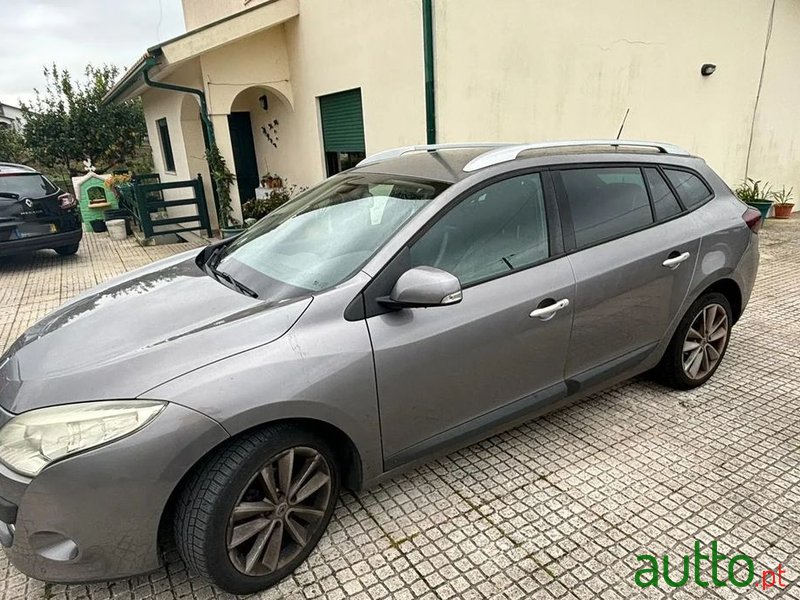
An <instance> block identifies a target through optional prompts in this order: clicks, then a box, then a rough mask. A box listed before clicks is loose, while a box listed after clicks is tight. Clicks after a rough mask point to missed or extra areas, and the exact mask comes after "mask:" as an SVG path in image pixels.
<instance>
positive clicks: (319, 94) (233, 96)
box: [107, 0, 800, 212]
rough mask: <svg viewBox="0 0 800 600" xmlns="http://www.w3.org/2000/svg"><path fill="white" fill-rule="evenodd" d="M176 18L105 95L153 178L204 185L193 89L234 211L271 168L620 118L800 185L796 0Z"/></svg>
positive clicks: (280, 8) (410, 5)
mask: <svg viewBox="0 0 800 600" xmlns="http://www.w3.org/2000/svg"><path fill="white" fill-rule="evenodd" d="M183 7H184V16H185V21H186V27H187V30H188V33H186V34H184V35H182V36H179V37H177V38H174V39H172V40H168V41H166V42H163V43H161V44H159V45H157V46H154V47H152V48H150V49H149V50H147V52H146V54H145V56H144V57H143V58H142V59H141V60H140V61H139V62H137V63H136V64H135V65H134V66H133V67H132V68H131V69H130V70H129V71H128V72H127V73H126V74H125V76H124V77H123V78H122V79H121V80H120V81H119V82H118V83H117V85H116V86H115V88H114V89H113V90H112V91H111V93H110V94H109V96H108V97H107V100H109V101H120V100H125V99H129V98H133V97H136V96H141V97H142V100H143V103H144V109H145V115H146V118H147V126H148V131H149V134H150V139H151V140H152V141H153V147H154V155H155V156H154V158H155V164H156V165H157V168H158V171H159V172H160V174H161V176H162V180H163V181H170V180H173V179H187V178H189V177H192V176H193V175H194V174H196V173H202V174H203V175H204V176H205V177H206V181H208V177H207V175H208V170H207V167H206V165H205V161H204V159H203V156H204V127H203V126H202V120H201V117H202V116H203V109H202V107H201V105H200V104H199V98H200V94H202V96H203V99H204V102H205V105H206V112H207V114H208V118H209V120H210V122H211V124H212V125H213V132H214V135H215V137H216V141H217V143H218V145H219V147H220V150H221V151H222V153H223V155H224V156H225V157H226V158H227V160H228V163H229V165H230V166H231V167H232V168H233V169H234V170H235V172H236V174H237V176H238V183H237V189H236V190H234V204H235V206H236V209H237V211H238V198H239V197H241V199H242V200H246V199H248V198H249V197H252V196H253V195H254V192H253V188H254V187H255V186H256V185H257V183H258V179H259V177H260V176H261V175H264V174H265V173H266V172H268V171H270V172H273V173H278V174H279V175H281V176H282V177H283V178H284V179H286V178H288V179H289V181H291V182H293V183H297V184H302V185H309V184H313V183H315V182H317V181H319V180H321V179H322V178H324V177H325V176H327V175H329V174H331V173H333V172H335V171H337V170H339V169H342V168H346V167H348V166H350V165H352V164H354V163H355V162H356V161H357V160H358V159H359V158H360V157H362V156H364V155H365V154H370V153H373V152H377V151H379V150H383V149H385V148H389V147H393V146H401V145H408V144H419V143H425V142H426V140H433V139H435V140H436V141H438V142H453V141H478V140H480V141H496V140H502V141H523V140H524V141H539V140H551V139H571V138H598V137H600V138H608V137H615V136H616V135H617V132H618V130H619V127H620V124H621V122H622V120H623V116H624V115H625V113H626V111H628V109H629V115H628V118H627V122H626V124H625V130H624V134H623V136H624V137H627V138H634V139H635V138H642V139H654V140H662V141H668V142H673V143H676V144H678V145H681V146H684V147H686V148H687V149H689V150H690V151H692V152H694V153H697V154H699V155H701V156H703V157H705V158H706V159H707V160H708V162H709V163H710V164H711V165H712V166H713V167H714V168H715V169H716V170H717V171H718V172H719V173H720V174H721V175H722V176H723V177H724V178H726V179H727V181H728V182H729V183H730V184H732V185H735V184H736V183H738V182H739V181H741V180H742V178H743V177H744V176H745V175H746V174H747V175H749V176H752V177H755V178H757V179H763V180H769V181H770V182H772V183H773V184H775V185H778V186H780V185H783V184H785V185H786V186H787V187H789V186H794V188H795V189H796V190H798V191H800V118H798V110H797V106H798V98H800V77H798V76H797V73H798V72H800V35H798V32H800V0H703V1H702V2H698V1H697V0H672V1H670V2H663V1H662V2H657V1H655V0H597V1H595V2H588V1H586V0H560V1H559V2H552V1H547V0H495V1H493V2H488V1H487V0H215V1H214V2H209V1H208V0H183ZM428 8H430V10H431V14H432V19H430V20H428V19H425V18H424V17H425V14H426V10H427V9H428ZM703 65H714V67H710V66H708V67H705V70H704V73H705V74H703V73H701V69H703ZM712 70H713V73H710V74H709V72H710V71H712ZM145 77H149V79H150V81H151V82H155V84H156V85H158V84H159V83H160V84H169V85H178V86H183V87H188V88H192V89H194V90H196V91H197V92H198V93H195V94H192V93H181V92H176V91H174V90H167V89H155V88H154V87H151V86H150V85H148V83H147V81H146V80H145ZM426 92H427V93H426ZM276 123H277V124H276ZM207 197H208V198H209V199H210V198H211V197H212V196H211V194H210V193H208V194H207ZM212 212H213V207H212Z"/></svg>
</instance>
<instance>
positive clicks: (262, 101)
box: [258, 94, 269, 110]
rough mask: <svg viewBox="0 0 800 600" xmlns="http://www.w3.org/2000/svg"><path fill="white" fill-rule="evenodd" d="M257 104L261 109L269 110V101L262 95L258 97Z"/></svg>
mask: <svg viewBox="0 0 800 600" xmlns="http://www.w3.org/2000/svg"><path fill="white" fill-rule="evenodd" d="M258 102H259V104H261V108H262V109H264V110H269V101H268V100H267V95H266V94H264V95H263V96H259V97H258Z"/></svg>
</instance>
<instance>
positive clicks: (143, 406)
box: [0, 400, 166, 477]
mask: <svg viewBox="0 0 800 600" xmlns="http://www.w3.org/2000/svg"><path fill="white" fill-rule="evenodd" d="M164 406H166V403H165V402H157V401H152V400H129V401H112V402H84V403H81V404H65V405H63V406H51V407H48V408H40V409H38V410H32V411H30V412H27V413H22V414H21V415H18V416H16V417H14V418H13V419H11V420H10V421H9V422H8V423H6V424H5V425H4V426H3V428H2V429H0V461H2V462H3V463H4V464H5V465H7V466H9V467H10V468H12V469H14V470H15V471H17V472H18V473H22V474H23V475H28V476H30V477H34V476H36V475H38V474H39V472H40V471H41V470H42V469H44V468H45V467H46V466H47V465H49V464H50V463H51V462H53V461H55V460H58V459H59V458H62V457H64V456H67V455H69V454H74V453H75V452H81V451H83V450H88V449H89V448H94V447H95V446H100V445H101V444H105V443H106V442H110V441H112V440H116V439H118V438H121V437H123V436H125V435H128V434H129V433H132V432H134V431H136V430H137V429H139V428H140V427H144V426H145V425H146V424H147V423H149V422H150V421H151V420H152V419H154V418H155V416H156V415H157V414H158V413H159V412H161V410H162V409H163V408H164Z"/></svg>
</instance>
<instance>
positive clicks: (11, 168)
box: [0, 162, 38, 175]
mask: <svg viewBox="0 0 800 600" xmlns="http://www.w3.org/2000/svg"><path fill="white" fill-rule="evenodd" d="M31 173H38V171H37V170H36V169H32V168H31V167H26V166H25V165H18V164H16V163H9V162H0V175H29V174H31Z"/></svg>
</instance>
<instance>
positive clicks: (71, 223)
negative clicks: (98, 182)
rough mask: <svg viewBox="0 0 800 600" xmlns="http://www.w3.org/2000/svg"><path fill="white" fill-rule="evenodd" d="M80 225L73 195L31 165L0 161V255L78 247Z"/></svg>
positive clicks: (70, 251)
mask: <svg viewBox="0 0 800 600" xmlns="http://www.w3.org/2000/svg"><path fill="white" fill-rule="evenodd" d="M82 237H83V229H82V228H81V215H80V212H79V211H78V203H77V202H76V201H75V197H74V196H73V195H72V194H70V193H66V192H63V191H62V190H61V189H59V187H58V186H57V185H55V184H54V183H53V182H51V181H50V180H49V179H47V177H45V176H44V175H42V174H41V173H39V172H37V171H36V170H35V169H32V168H30V167H26V166H24V165H16V164H12V163H0V256H6V255H8V254H17V253H19V252H30V251H33V250H43V249H48V248H50V249H53V250H55V251H56V252H58V253H59V254H61V255H62V256H68V255H70V254H75V253H76V252H77V251H78V246H79V245H80V242H81V238H82Z"/></svg>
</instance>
